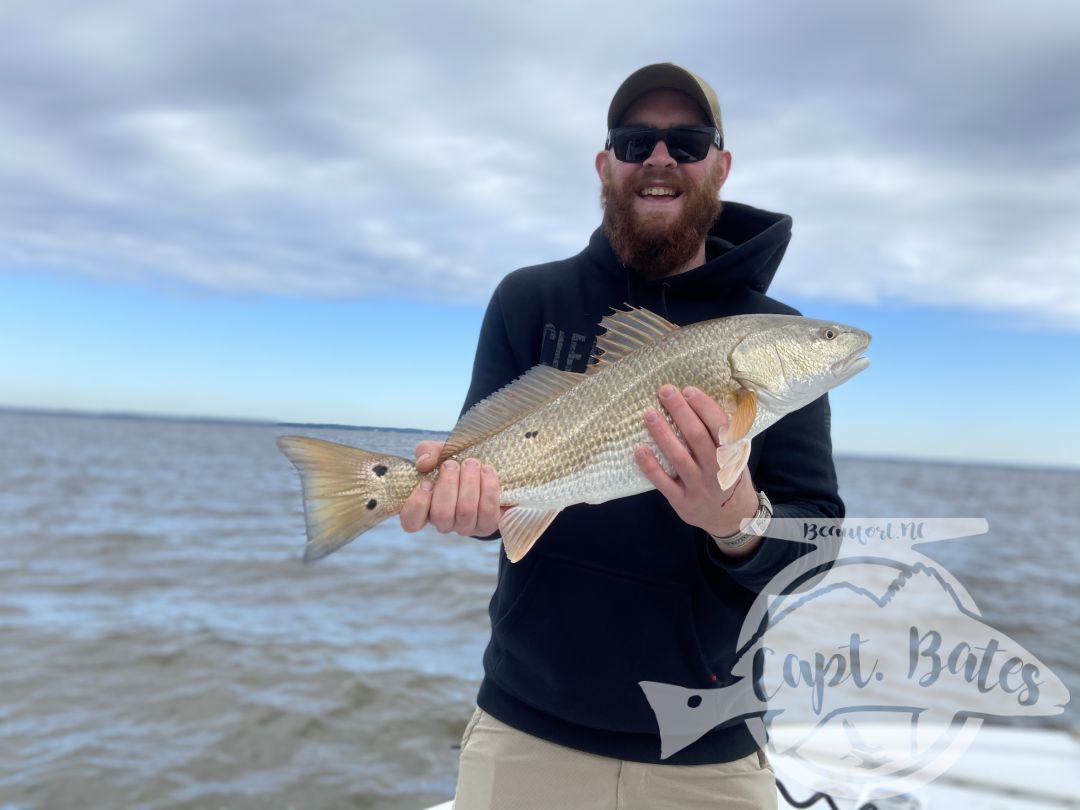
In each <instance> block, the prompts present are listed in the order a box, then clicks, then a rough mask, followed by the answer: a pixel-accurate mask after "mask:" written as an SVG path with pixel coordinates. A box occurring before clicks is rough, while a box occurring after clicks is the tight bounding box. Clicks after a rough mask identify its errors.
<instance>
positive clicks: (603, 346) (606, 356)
mask: <svg viewBox="0 0 1080 810" xmlns="http://www.w3.org/2000/svg"><path fill="white" fill-rule="evenodd" d="M600 328H601V329H603V330H605V331H604V333H603V334H602V335H600V337H598V338H597V339H596V349H595V350H594V352H593V358H594V362H593V363H592V364H591V365H590V366H589V373H596V372H597V371H599V370H600V369H601V368H603V367H604V366H606V365H610V364H611V363H617V362H618V361H619V360H622V359H623V358H624V357H626V356H627V355H628V354H631V353H633V352H636V351H637V350H638V349H640V348H642V347H644V346H648V345H650V344H652V343H655V342H656V341H657V340H659V339H660V338H662V337H663V336H664V335H668V334H670V333H672V332H674V331H675V330H676V329H678V328H679V327H678V326H676V325H675V324H673V323H671V321H668V320H665V319H664V318H661V317H660V316H659V315H657V314H656V313H655V312H650V311H649V310H647V309H637V308H631V309H628V310H616V311H615V312H613V313H612V314H611V315H608V316H606V317H605V318H604V319H603V320H601V321H600Z"/></svg>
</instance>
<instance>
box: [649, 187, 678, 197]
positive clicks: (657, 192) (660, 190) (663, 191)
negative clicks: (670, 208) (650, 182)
mask: <svg viewBox="0 0 1080 810" xmlns="http://www.w3.org/2000/svg"><path fill="white" fill-rule="evenodd" d="M641 196H642V197H674V196H675V189H673V188H664V187H663V186H650V187H649V188H646V189H642V191H641Z"/></svg>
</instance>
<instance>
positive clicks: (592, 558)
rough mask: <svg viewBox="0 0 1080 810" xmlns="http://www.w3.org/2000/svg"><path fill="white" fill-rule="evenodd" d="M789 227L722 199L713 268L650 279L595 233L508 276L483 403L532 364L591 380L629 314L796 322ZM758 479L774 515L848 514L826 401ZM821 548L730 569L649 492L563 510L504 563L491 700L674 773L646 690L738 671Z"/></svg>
mask: <svg viewBox="0 0 1080 810" xmlns="http://www.w3.org/2000/svg"><path fill="white" fill-rule="evenodd" d="M790 239H791V218H790V217H788V216H785V215H782V214H774V213H771V212H768V211H762V210H759V209H756V208H751V207H749V206H746V205H741V204H738V203H730V202H729V203H725V205H724V209H723V212H722V213H721V215H720V217H719V218H718V219H717V221H716V224H715V225H714V226H713V229H712V231H711V233H710V236H709V238H708V239H707V241H706V262H705V264H704V265H702V266H701V267H699V268H696V269H694V270H691V271H689V272H686V273H681V274H678V275H675V276H671V277H668V278H664V279H662V280H658V281H646V280H644V279H642V278H641V277H639V276H637V275H636V274H634V273H633V272H632V271H630V270H628V269H627V268H625V267H623V266H622V265H621V264H620V263H619V261H618V259H617V258H616V257H615V254H614V252H613V250H612V248H611V244H610V243H609V242H608V239H607V237H606V236H604V234H603V232H602V231H600V230H597V231H596V232H595V233H594V234H593V235H592V238H591V239H590V241H589V245H588V247H586V249H585V250H584V251H582V252H581V253H579V254H578V255H577V256H574V257H572V258H569V259H565V260H563V261H558V262H552V263H550V264H544V265H539V266H536V267H527V268H523V269H521V270H517V271H515V272H513V273H511V274H509V275H508V276H507V277H506V278H505V279H503V281H502V282H501V283H500V284H499V287H498V288H497V289H496V291H495V294H494V295H493V296H492V299H491V303H490V304H489V305H488V309H487V312H486V314H485V316H484V322H483V326H482V328H481V332H480V340H479V344H478V346H477V350H476V360H475V363H474V366H473V376H472V384H471V387H470V389H469V394H468V397H467V399H466V402H465V407H466V408H469V407H471V406H472V405H473V404H475V403H476V402H478V401H480V400H481V399H483V398H484V397H486V396H487V395H488V394H491V393H492V392H494V391H496V390H498V389H499V388H501V387H502V386H503V385H505V384H507V383H508V382H510V381H511V380H513V379H514V378H516V377H518V376H519V375H521V374H522V373H524V372H525V371H527V370H528V369H530V368H532V367H533V366H535V365H537V364H539V363H544V364H546V365H551V366H556V367H558V368H562V369H569V370H573V371H579V372H580V371H584V370H585V366H586V364H587V363H588V361H589V356H590V353H591V350H592V346H593V343H594V341H595V339H596V335H597V334H598V333H599V331H600V330H599V323H600V319H601V318H602V317H603V316H604V315H607V314H609V313H610V312H611V311H612V309H613V308H616V307H618V308H624V306H625V305H626V304H632V305H634V306H638V307H644V308H646V309H650V310H652V311H654V312H657V313H658V314H660V315H663V316H664V317H665V318H667V319H668V320H670V321H672V322H673V323H676V324H679V325H685V324H689V323H694V322H696V321H700V320H705V319H708V318H717V317H721V316H725V315H737V314H745V313H786V314H798V313H797V312H796V311H795V310H793V309H791V308H790V307H787V306H785V305H783V304H781V303H779V302H777V301H774V300H773V299H771V298H769V297H768V296H766V295H765V291H766V290H767V289H768V286H769V283H770V282H771V281H772V278H773V275H774V274H775V272H776V268H777V266H778V265H779V263H780V260H781V258H782V257H783V255H784V251H785V250H786V248H787V244H788V242H789V241H790ZM751 447H752V450H751V453H750V461H749V467H750V473H751V476H752V479H753V482H754V486H755V488H756V489H758V490H760V491H763V492H765V493H766V494H767V495H768V496H769V498H770V499H771V500H772V503H773V507H774V514H775V516H776V517H781V518H782V517H788V518H792V517H812V518H818V517H827V518H835V517H842V516H843V510H844V507H843V503H842V502H841V500H840V498H839V495H838V494H837V485H836V473H835V470H834V468H833V462H832V446H831V442H830V438H829V410H828V400H827V398H826V397H822V398H821V399H818V400H817V401H815V402H812V403H811V404H809V405H807V406H805V407H804V408H802V409H800V410H798V411H796V412H794V413H791V414H788V415H787V416H785V417H784V418H782V419H781V420H780V421H778V422H777V423H776V424H774V425H773V426H772V427H770V428H768V429H767V430H765V431H764V432H762V433H761V434H760V435H758V436H756V437H755V438H754V439H753V442H752V445H751ZM808 550H809V547H808V546H805V545H801V544H797V543H791V542H787V541H782V540H770V539H768V538H766V539H765V540H763V541H762V543H761V544H760V546H759V547H758V549H757V550H756V551H755V552H754V553H753V554H751V556H750V557H749V558H747V559H746V560H743V561H740V562H739V563H738V564H732V563H731V562H729V561H728V560H726V559H725V558H724V556H723V555H722V554H721V553H720V552H719V550H718V549H717V547H716V544H715V543H714V542H713V541H712V539H711V538H710V537H709V536H708V535H707V534H706V533H705V532H704V531H702V530H701V529H698V528H695V527H693V526H689V525H687V524H686V523H683V522H682V520H680V519H679V517H678V516H677V515H676V514H675V512H674V510H673V509H672V508H671V507H670V505H669V504H668V503H667V501H666V500H665V499H664V497H663V496H662V495H660V493H659V492H657V491H655V490H652V491H650V492H646V493H643V494H641V495H634V496H632V497H629V498H620V499H618V500H614V501H609V502H607V503H604V504H600V505H596V506H592V505H586V504H579V505H576V506H571V507H569V508H567V509H565V510H563V511H562V512H561V513H560V514H559V516H558V517H557V518H555V521H554V522H553V523H552V524H551V526H550V528H548V530H547V531H546V532H545V533H544V535H543V537H542V538H541V539H540V540H539V542H537V544H536V545H535V546H534V547H533V549H532V551H531V552H530V553H529V554H528V555H526V556H525V558H524V559H522V560H521V561H520V562H518V563H514V564H511V563H509V562H508V561H507V560H506V558H505V556H501V557H500V559H499V579H498V585H497V587H496V589H495V593H494V595H493V596H492V598H491V604H490V607H489V613H490V616H491V625H492V633H491V641H490V642H489V643H488V647H487V650H486V651H485V653H484V680H483V683H482V684H481V686H480V693H479V696H478V699H477V702H478V704H479V706H480V708H482V709H483V710H484V711H486V712H489V713H490V714H491V715H493V716H494V717H496V718H498V719H499V720H502V721H503V722H505V723H507V724H509V725H511V726H514V727H515V728H518V729H520V730H522V731H525V732H527V733H529V734H533V735H535V736H537V737H541V738H543V739H546V740H550V741H552V742H555V743H558V744H560V745H565V746H569V747H571V748H576V749H579V750H582V751H588V752H591V753H594V754H600V755H604V756H609V757H615V758H618V759H626V760H637V761H641V762H660V761H661V760H660V737H659V732H658V727H657V723H656V718H655V716H654V714H653V712H652V709H651V708H650V706H649V704H648V702H647V701H646V699H645V694H644V692H642V690H641V689H640V687H639V686H638V681H645V680H647V681H659V682H662V683H671V684H676V685H678V686H683V687H687V688H690V689H695V688H699V689H704V688H710V687H719V686H724V685H726V684H728V683H730V682H731V681H732V680H733V678H732V676H731V669H732V667H733V665H734V664H735V662H736V660H737V659H736V655H735V652H736V651H735V645H736V641H737V639H738V636H739V632H740V630H741V627H742V622H743V619H744V617H745V615H746V612H747V610H748V608H749V606H750V603H751V602H752V601H753V599H754V596H755V594H756V593H757V592H758V591H759V590H761V589H762V588H763V587H764V586H765V585H766V583H768V581H769V580H770V579H771V577H772V576H773V575H775V574H776V573H777V572H779V571H780V570H781V569H782V568H784V567H785V566H786V565H787V564H788V563H790V562H791V561H792V560H794V559H795V558H796V557H798V556H799V555H800V554H803V553H805V552H806V551H808ZM757 747H758V746H757V743H756V742H755V741H754V739H753V737H752V736H751V734H750V733H749V731H748V730H747V728H746V725H745V723H744V722H743V721H742V720H738V721H735V722H734V723H731V724H728V725H725V726H723V727H721V728H719V729H716V730H714V731H712V732H711V733H709V734H707V735H706V736H704V737H703V738H702V739H700V740H699V741H697V742H696V743H694V744H693V745H690V746H688V747H687V748H685V749H683V750H682V751H680V752H678V753H677V754H675V755H674V756H672V757H670V758H668V759H667V760H663V761H664V762H666V763H668V764H702V763H712V762H727V761H731V760H733V759H737V758H739V757H742V756H745V755H747V754H749V753H750V752H751V751H753V750H755V749H756V748H757Z"/></svg>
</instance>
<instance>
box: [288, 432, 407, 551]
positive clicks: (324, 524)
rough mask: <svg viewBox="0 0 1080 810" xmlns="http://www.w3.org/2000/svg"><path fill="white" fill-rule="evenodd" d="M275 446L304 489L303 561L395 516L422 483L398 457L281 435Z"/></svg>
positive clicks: (317, 440)
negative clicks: (305, 530)
mask: <svg viewBox="0 0 1080 810" xmlns="http://www.w3.org/2000/svg"><path fill="white" fill-rule="evenodd" d="M277 443H278V447H280V448H281V451H282V452H283V453H284V454H285V455H286V456H288V458H289V461H291V462H292V463H293V464H294V465H295V466H296V469H297V470H298V471H299V473H300V483H301V485H302V486H303V490H304V522H305V523H306V525H307V537H308V542H307V546H305V548H304V562H313V561H315V560H318V559H320V558H322V557H325V556H326V555H328V554H332V553H333V552H335V551H337V550H338V549H339V548H341V547H342V546H344V545H345V544H346V543H349V542H351V541H352V540H353V539H355V538H356V537H358V536H359V535H361V534H363V533H364V532H366V531H367V530H368V529H370V528H371V527H373V526H375V525H376V524H378V523H381V522H382V521H383V520H386V518H388V517H391V516H392V515H396V514H397V513H398V512H399V511H401V506H402V504H404V503H405V499H406V498H408V496H409V493H410V492H412V489H413V487H415V486H416V484H417V483H418V482H419V481H420V474H419V473H418V472H417V471H416V467H415V466H414V465H413V463H412V462H411V461H409V460H408V459H404V458H401V457H400V456H391V455H387V454H385V453H372V452H370V451H368V450H361V449H360V448H358V447H349V446H348V445H344V444H337V443H335V442H327V441H323V440H322V439H312V438H308V437H305V436H281V437H279V438H278V442H277Z"/></svg>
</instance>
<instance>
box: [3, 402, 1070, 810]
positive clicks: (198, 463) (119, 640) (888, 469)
mask: <svg viewBox="0 0 1080 810" xmlns="http://www.w3.org/2000/svg"><path fill="white" fill-rule="evenodd" d="M282 432H285V431H283V430H282V429H279V428H275V427H272V426H265V425H242V424H213V423H211V424H206V423H195V422H182V421H151V420H137V419H101V418H79V417H70V416H57V415H40V414H19V413H0V460H2V463H0V519H2V523H0V526H2V528H0V550H2V552H0V808H2V809H3V810H14V808H19V810H21V809H22V808H31V807H34V808H37V807H42V808H65V807H79V808H86V807H118V808H119V807H125V808H126V807H146V808H164V807H170V808H171V807H200V808H204V807H205V808H219V807H228V808H264V807H298V808H300V807H302V808H336V807H350V808H416V807H423V806H425V805H426V804H432V803H435V802H436V801H441V800H444V799H446V798H448V797H449V795H450V794H451V793H452V792H453V786H454V776H455V767H456V756H457V751H456V749H455V745H456V743H457V742H458V739H459V738H460V734H461V729H462V727H463V726H464V723H465V720H466V719H467V717H468V715H469V713H470V711H471V708H472V705H473V698H474V695H475V690H476V686H477V684H478V681H479V677H480V656H481V652H482V650H483V646H484V643H485V642H486V636H487V615H486V606H487V600H488V597H489V596H490V592H491V588H492V587H493V584H494V572H495V568H496V562H497V554H498V553H499V550H498V548H497V547H496V546H495V545H494V544H484V543H479V542H475V541H467V540H462V539H457V538H445V537H441V536H439V535H438V534H436V533H434V532H422V533H420V534H417V535H406V534H404V533H402V532H401V531H400V530H399V529H398V527H397V524H396V523H394V522H391V523H386V524H383V525H382V526H380V527H378V528H376V529H375V530H373V531H372V532H371V533H369V534H368V535H366V536H365V537H364V538H363V540H362V541H361V542H357V543H355V544H353V545H351V546H349V547H348V548H347V549H345V550H344V551H342V552H341V553H339V554H336V555H334V556H332V557H330V558H328V559H326V560H324V561H322V562H321V563H320V564H318V565H315V566H308V567H305V566H303V565H302V564H301V563H300V562H298V555H299V552H300V550H301V547H302V544H303V520H302V516H301V513H300V502H299V485H298V482H297V479H296V476H295V474H294V472H293V471H292V468H291V467H290V465H289V464H288V462H287V461H286V460H285V459H284V457H283V456H282V455H281V454H280V453H279V452H278V450H277V448H276V446H275V444H274V437H275V436H276V435H277V434H279V433H282ZM289 432H298V431H295V430H294V431H289ZM302 432H305V433H308V434H310V435H320V436H324V437H327V438H337V439H341V440H344V441H347V442H349V443H352V444H358V445H363V446H367V447H371V448H376V449H382V450H387V451H390V452H396V453H399V454H401V455H407V456H408V455H411V450H412V447H413V445H414V444H415V442H416V441H417V440H418V439H420V438H422V436H421V435H418V434H412V433H400V432H394V431H364V432H357V431H340V432H335V431H332V430H309V431H302ZM838 466H839V469H840V477H841V485H842V492H843V495H844V497H845V499H846V501H847V502H848V506H849V512H850V513H851V514H860V515H927V516H938V517H949V516H986V517H988V518H989V520H990V525H991V535H990V536H989V537H984V538H981V539H980V540H978V541H973V540H955V541H946V542H944V543H939V544H937V545H936V546H935V547H934V550H933V556H934V557H935V558H937V559H938V560H940V561H941V562H942V563H943V564H945V565H946V566H947V567H948V569H949V570H950V571H951V572H952V573H953V574H954V575H955V576H956V577H958V578H959V579H960V581H962V582H963V584H964V585H965V586H966V587H967V589H968V590H969V592H970V593H971V594H972V596H973V597H974V598H975V600H976V601H977V603H978V605H979V607H980V608H981V610H982V612H983V617H984V619H985V620H986V621H987V622H988V623H990V624H992V625H993V626H995V627H998V628H1000V629H1001V630H1003V631H1004V632H1006V633H1008V634H1009V635H1011V636H1013V637H1014V638H1016V639H1017V640H1019V641H1020V642H1021V643H1023V644H1024V645H1025V646H1026V647H1027V648H1028V649H1029V650H1031V651H1032V652H1034V653H1035V654H1036V655H1038V656H1039V657H1040V658H1041V659H1042V660H1043V661H1044V662H1046V663H1047V664H1048V665H1049V666H1050V667H1051V668H1053V669H1054V671H1055V672H1056V673H1057V674H1058V675H1059V676H1060V677H1062V678H1063V680H1065V682H1066V683H1067V684H1068V685H1069V687H1070V689H1071V690H1072V691H1073V693H1074V695H1077V696H1080V662H1078V657H1080V600H1078V598H1077V594H1078V593H1080V587H1078V586H1080V542H1078V540H1077V538H1076V536H1075V527H1076V526H1077V525H1078V524H1080V472H1070V471H1039V470H1030V469H1007V468H990V467H979V466H954V465H936V464H921V463H912V462H892V461H874V460H854V459H841V460H839V462H838ZM1076 700H1080V697H1077V698H1076ZM1076 700H1074V704H1075V702H1076ZM1077 717H1078V715H1077V713H1076V709H1075V708H1073V707H1070V709H1069V711H1068V712H1067V713H1066V714H1065V715H1064V716H1060V717H1057V718H1050V719H1043V720H1039V721H1038V723H1043V724H1048V725H1049V724H1052V725H1058V726H1062V725H1065V726H1076V725H1077V724H1078V723H1077Z"/></svg>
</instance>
